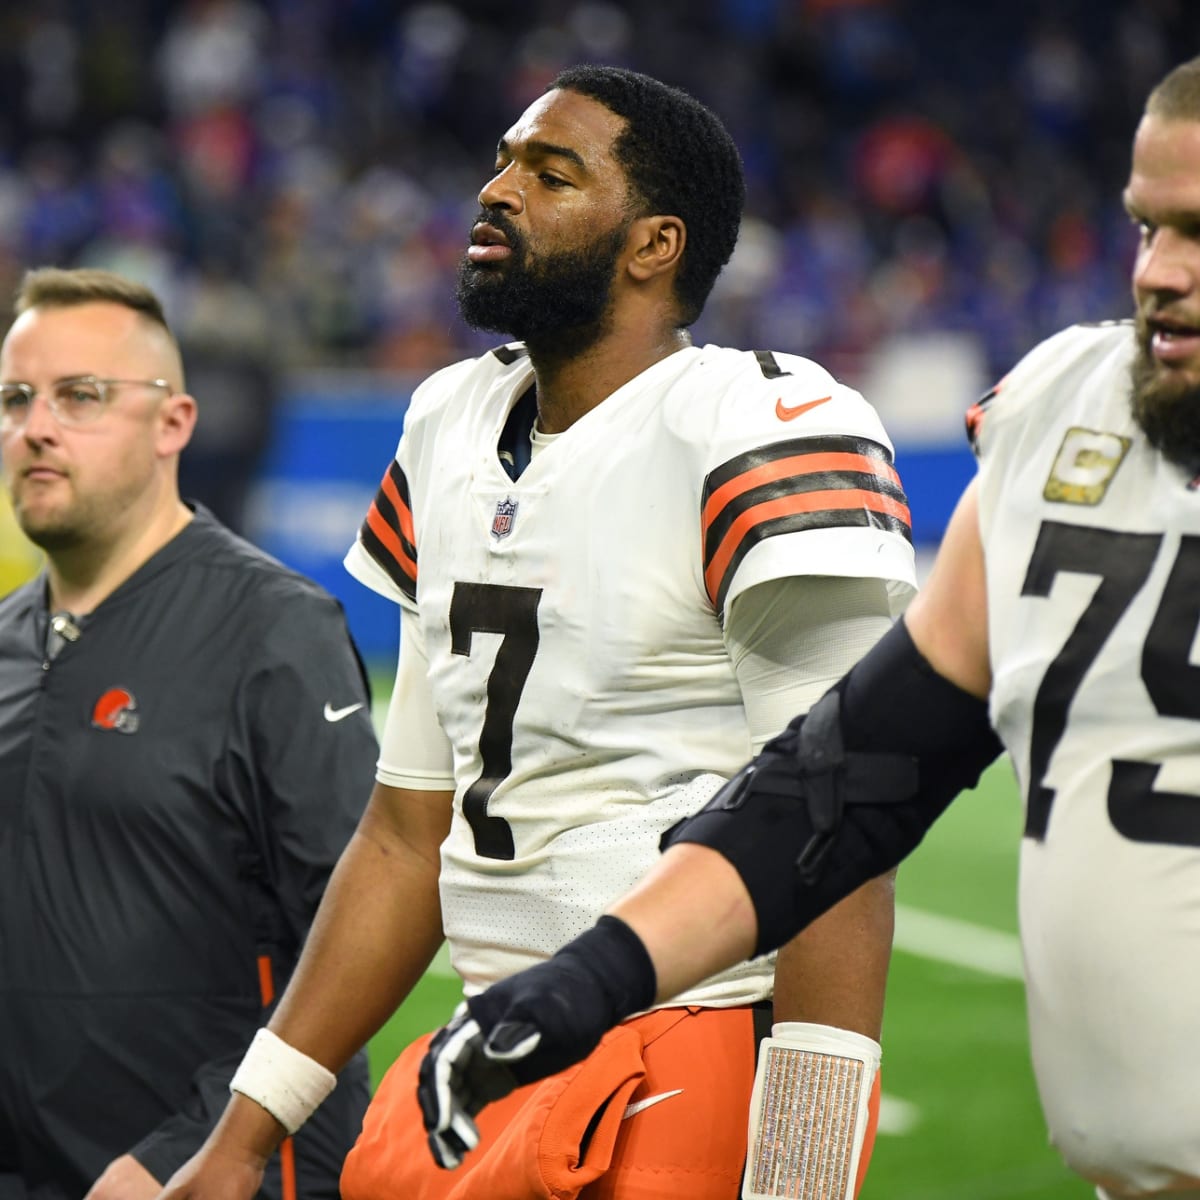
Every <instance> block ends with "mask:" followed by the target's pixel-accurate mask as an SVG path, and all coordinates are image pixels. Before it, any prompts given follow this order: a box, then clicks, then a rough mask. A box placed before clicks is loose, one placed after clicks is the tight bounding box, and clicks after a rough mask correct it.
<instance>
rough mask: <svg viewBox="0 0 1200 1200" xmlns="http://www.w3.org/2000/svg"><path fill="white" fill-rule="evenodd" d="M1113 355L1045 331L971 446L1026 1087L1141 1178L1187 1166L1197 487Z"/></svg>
mask: <svg viewBox="0 0 1200 1200" xmlns="http://www.w3.org/2000/svg"><path fill="white" fill-rule="evenodd" d="M1134 350H1135V340H1134V332H1133V326H1132V325H1131V324H1130V323H1111V324H1107V325H1103V326H1092V327H1085V326H1077V327H1074V328H1072V329H1069V330H1066V331H1064V332H1063V333H1061V334H1059V335H1057V336H1056V337H1054V338H1052V339H1050V340H1049V341H1048V342H1045V343H1043V344H1042V345H1041V346H1040V347H1038V348H1037V349H1035V350H1034V351H1033V352H1032V353H1031V354H1030V355H1029V356H1027V357H1026V358H1025V359H1024V360H1023V361H1022V362H1021V363H1020V364H1018V366H1017V367H1016V368H1015V369H1014V371H1013V372H1012V374H1011V375H1010V376H1009V377H1008V378H1007V379H1006V380H1004V381H1003V382H1002V383H1001V385H1000V387H999V388H998V389H997V392H996V393H994V394H993V396H992V397H990V398H989V399H988V400H985V402H984V411H983V414H982V419H981V421H980V424H979V429H978V437H977V441H978V445H977V448H978V450H979V452H980V461H981V466H980V479H979V486H980V531H981V535H982V541H983V548H984V558H985V562H986V570H987V598H988V626H989V628H988V635H989V644H990V650H991V659H992V676H993V684H992V697H991V704H992V717H993V721H994V723H995V725H996V728H997V730H998V732H999V733H1000V736H1001V738H1002V739H1003V741H1004V744H1005V745H1006V746H1007V747H1008V749H1009V751H1010V753H1011V754H1012V758H1013V763H1014V766H1015V768H1016V772H1017V776H1018V778H1019V781H1020V784H1021V788H1022V791H1023V793H1024V795H1025V801H1026V815H1025V839H1024V841H1023V843H1022V852H1021V868H1020V915H1021V940H1022V946H1023V950H1024V955H1025V966H1026V977H1027V991H1028V1007H1029V1023H1030V1035H1031V1040H1032V1049H1033V1060H1034V1067H1035V1070H1036V1074H1037V1079H1038V1087H1039V1090H1040V1092H1041V1097H1042V1104H1043V1108H1044V1109H1045V1113H1046V1118H1047V1121H1048V1123H1049V1126H1050V1131H1051V1136H1052V1139H1053V1140H1054V1141H1055V1143H1056V1144H1057V1145H1058V1146H1059V1148H1060V1149H1061V1150H1062V1152H1063V1154H1064V1156H1065V1157H1066V1159H1067V1161H1068V1162H1069V1163H1070V1164H1071V1165H1072V1166H1073V1167H1074V1168H1075V1169H1076V1170H1078V1171H1079V1172H1080V1173H1082V1174H1084V1175H1086V1176H1088V1177H1089V1178H1092V1179H1095V1180H1097V1181H1105V1180H1108V1181H1109V1182H1110V1183H1116V1182H1117V1181H1121V1182H1122V1183H1123V1184H1124V1185H1125V1186H1126V1187H1130V1188H1136V1189H1139V1190H1138V1192H1137V1194H1141V1192H1140V1189H1148V1190H1154V1191H1155V1192H1157V1191H1158V1189H1160V1188H1163V1187H1165V1185H1166V1184H1167V1183H1168V1182H1169V1181H1171V1180H1172V1179H1174V1178H1176V1177H1177V1176H1178V1175H1179V1174H1181V1173H1182V1175H1183V1176H1184V1177H1187V1178H1200V1122H1198V1120H1197V1117H1198V1114H1200V1110H1198V1108H1197V1104H1196V1088H1197V1082H1196V1080H1197V1071H1198V1068H1200V1059H1198V1058H1197V1056H1196V1053H1195V1049H1194V1047H1195V1045H1196V1034H1197V1031H1198V1030H1200V1007H1198V1006H1200V665H1198V663H1197V633H1198V629H1197V626H1198V624H1200V491H1197V490H1196V487H1195V486H1194V484H1195V482H1196V481H1195V480H1194V479H1193V478H1192V475H1191V473H1189V472H1187V471H1185V470H1183V469H1182V468H1181V467H1178V466H1175V465H1173V464H1172V463H1170V462H1168V461H1167V460H1166V459H1165V458H1164V457H1163V456H1162V455H1161V454H1160V453H1158V452H1157V451H1156V450H1155V449H1154V448H1153V447H1152V446H1151V445H1150V444H1149V442H1148V441H1147V440H1146V438H1145V436H1144V435H1143V434H1142V432H1141V430H1140V428H1139V427H1138V426H1137V424H1136V423H1135V421H1134V418H1133V415H1132V410H1131V406H1130V399H1129V394H1130V364H1131V362H1132V360H1133V355H1134ZM1122 1194H1124V1192H1122ZM1130 1194H1134V1193H1133V1192H1132V1191H1131V1192H1130ZM1189 1194H1191V1193H1189Z"/></svg>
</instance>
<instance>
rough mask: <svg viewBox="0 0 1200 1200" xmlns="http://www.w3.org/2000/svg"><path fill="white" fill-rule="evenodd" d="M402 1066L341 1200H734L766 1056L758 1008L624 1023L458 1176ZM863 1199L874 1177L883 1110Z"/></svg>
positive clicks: (506, 1116) (511, 1103) (415, 1053)
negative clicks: (760, 1054)
mask: <svg viewBox="0 0 1200 1200" xmlns="http://www.w3.org/2000/svg"><path fill="white" fill-rule="evenodd" d="M431 1036H432V1035H426V1036H425V1037H423V1038H420V1039H418V1041H416V1042H414V1043H413V1044H412V1045H411V1046H409V1047H408V1048H407V1049H406V1050H405V1051H404V1052H403V1054H401V1055H400V1057H399V1058H398V1059H397V1060H396V1061H395V1063H393V1064H392V1067H391V1068H390V1070H389V1071H388V1073H387V1075H386V1076H385V1077H384V1079H383V1081H382V1082H381V1084H380V1086H379V1089H378V1091H377V1092H376V1094H375V1096H374V1098H373V1099H372V1101H371V1105H370V1107H369V1108H368V1110H367V1114H366V1118H365V1120H364V1122H363V1129H362V1133H361V1135H360V1136H359V1139H358V1142H357V1143H356V1145H355V1146H354V1149H353V1150H351V1152H350V1155H349V1156H348V1157H347V1159H346V1163H345V1167H344V1168H343V1172H342V1180H341V1190H342V1197H343V1200H576V1198H578V1200H674V1198H676V1197H678V1198H679V1200H685V1198H686V1200H736V1198H737V1196H738V1194H739V1190H740V1187H741V1179H742V1171H743V1168H744V1166H745V1159H746V1126H747V1116H748V1112H749V1107H750V1092H751V1088H752V1086H753V1083H754V1066H755V1060H756V1055H757V1047H756V1036H755V1025H754V1017H753V1010H752V1009H750V1008H746V1007H742V1008H726V1009H719V1008H696V1007H688V1008H666V1009H658V1010H656V1011H654V1012H652V1013H648V1014H646V1015H645V1016H642V1017H635V1018H633V1019H632V1020H630V1021H626V1022H625V1023H624V1024H622V1025H621V1026H619V1027H618V1028H617V1029H614V1030H612V1031H610V1032H609V1033H608V1034H607V1035H605V1038H604V1040H603V1041H602V1042H601V1043H600V1045H599V1046H598V1047H597V1048H596V1049H595V1050H594V1051H593V1052H592V1054H591V1055H590V1056H589V1057H588V1058H587V1059H585V1060H584V1062H583V1063H581V1064H578V1065H577V1066H574V1067H570V1068H568V1069H567V1070H566V1071H563V1072H560V1073H559V1074H558V1075H554V1076H551V1077H550V1078H549V1079H544V1080H541V1081H539V1082H537V1083H533V1084H528V1085H526V1086H525V1087H522V1088H518V1089H517V1090H516V1091H515V1092H512V1093H511V1094H510V1095H508V1096H505V1097H504V1098H503V1099H500V1100H497V1101H495V1102H494V1103H492V1104H489V1105H488V1106H487V1107H486V1108H484V1109H483V1110H482V1111H481V1112H480V1113H479V1114H478V1116H477V1117H476V1118H475V1120H476V1124H477V1125H478V1126H479V1132H480V1143H479V1146H478V1147H477V1148H476V1149H475V1150H473V1151H471V1152H470V1153H469V1154H468V1155H467V1156H466V1158H465V1160H464V1162H463V1165H462V1166H460V1167H459V1168H458V1169H457V1170H454V1171H445V1170H442V1169H441V1168H440V1167H438V1166H437V1165H436V1164H435V1163H434V1161H433V1157H432V1155H431V1154H430V1152H429V1148H428V1146H427V1144H426V1140H425V1132H424V1128H423V1125H422V1121H421V1112H420V1107H419V1105H418V1104H417V1096H416V1092H417V1068H418V1067H419V1065H420V1062H421V1059H422V1057H423V1056H424V1054H425V1049H426V1047H427V1046H428V1043H429V1040H430V1037H431ZM872 1104H873V1110H872V1117H873V1119H872V1122H871V1128H870V1131H869V1134H868V1144H867V1145H866V1146H865V1147H864V1153H863V1158H862V1163H861V1165H860V1170H859V1175H858V1186H859V1187H861V1184H862V1179H863V1177H864V1175H865V1173H866V1164H867V1160H868V1159H869V1157H870V1152H871V1144H870V1143H871V1142H872V1141H873V1140H874V1129H875V1121H874V1116H875V1113H877V1110H878V1081H877V1083H876V1093H875V1095H874V1096H873V1097H872Z"/></svg>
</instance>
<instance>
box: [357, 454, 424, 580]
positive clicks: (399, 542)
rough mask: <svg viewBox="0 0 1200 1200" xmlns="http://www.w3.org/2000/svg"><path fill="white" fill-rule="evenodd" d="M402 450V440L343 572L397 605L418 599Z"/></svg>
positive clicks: (413, 538)
mask: <svg viewBox="0 0 1200 1200" xmlns="http://www.w3.org/2000/svg"><path fill="white" fill-rule="evenodd" d="M403 450H404V441H403V439H401V443H400V449H399V450H397V452H396V457H395V458H394V459H393V460H392V461H391V462H390V463H389V464H388V467H387V470H386V471H384V473H383V479H382V481H381V482H380V484H379V490H378V491H377V492H376V493H375V499H374V500H372V501H371V507H370V508H368V509H367V515H366V516H365V517H364V518H363V523H362V525H361V526H360V527H359V530H358V537H357V538H356V539H355V541H354V544H353V545H352V546H351V547H350V549H349V550H348V551H347V553H346V558H345V567H346V570H347V571H349V572H350V574H351V575H353V576H354V578H355V579H357V580H358V581H359V583H363V584H366V586H367V587H369V588H370V589H371V590H372V591H374V592H378V593H379V594H380V595H381V596H384V597H386V598H387V599H389V600H394V601H396V603H398V604H400V603H404V602H405V601H406V600H407V601H408V602H410V603H415V602H416V598H417V535H416V531H415V529H414V527H413V514H412V501H411V500H410V498H409V488H408V477H407V476H406V475H405V473H404V468H403V467H402V466H401V465H400V456H401V453H402V452H403Z"/></svg>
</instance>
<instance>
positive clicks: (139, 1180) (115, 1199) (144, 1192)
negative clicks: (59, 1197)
mask: <svg viewBox="0 0 1200 1200" xmlns="http://www.w3.org/2000/svg"><path fill="white" fill-rule="evenodd" d="M161 1186H162V1185H161V1184H160V1183H159V1182H158V1180H157V1179H155V1178H154V1176H153V1175H151V1174H150V1172H149V1171H147V1170H146V1168H145V1167H143V1166H142V1164H141V1163H140V1162H138V1160H137V1159H136V1158H134V1157H133V1155H132V1154H122V1155H121V1156H120V1158H114V1159H113V1160H112V1162H110V1163H109V1164H108V1166H107V1167H105V1168H104V1171H103V1173H102V1174H101V1175H100V1177H99V1178H98V1179H97V1180H96V1182H95V1183H93V1184H92V1186H91V1187H90V1188H89V1189H88V1193H87V1195H86V1196H84V1198H83V1200H154V1197H155V1196H157V1195H158V1190H159V1188H160V1187H161Z"/></svg>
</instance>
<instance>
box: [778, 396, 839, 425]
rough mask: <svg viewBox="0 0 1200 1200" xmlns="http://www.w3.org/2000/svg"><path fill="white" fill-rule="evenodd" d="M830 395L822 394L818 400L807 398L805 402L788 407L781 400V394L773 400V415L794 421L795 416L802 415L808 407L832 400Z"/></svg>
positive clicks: (811, 407)
mask: <svg viewBox="0 0 1200 1200" xmlns="http://www.w3.org/2000/svg"><path fill="white" fill-rule="evenodd" d="M832 399H833V397H832V396H822V397H821V398H820V400H809V401H808V403H807V404H796V405H793V406H792V407H791V408H789V407H788V406H787V405H786V404H784V402H783V397H782V396H781V397H780V398H779V399H778V400H776V401H775V415H776V416H777V417H778V418H779V419H780V420H781V421H794V420H795V419H796V418H797V417H802V416H803V415H804V414H805V413H806V412H808V411H809V410H810V409H813V408H816V407H817V405H818V404H827V403H828V402H829V401H830V400H832Z"/></svg>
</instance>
